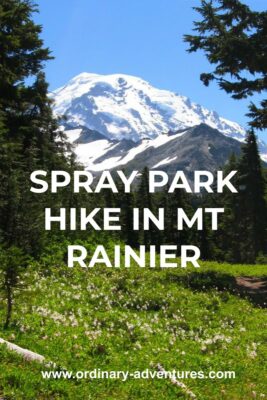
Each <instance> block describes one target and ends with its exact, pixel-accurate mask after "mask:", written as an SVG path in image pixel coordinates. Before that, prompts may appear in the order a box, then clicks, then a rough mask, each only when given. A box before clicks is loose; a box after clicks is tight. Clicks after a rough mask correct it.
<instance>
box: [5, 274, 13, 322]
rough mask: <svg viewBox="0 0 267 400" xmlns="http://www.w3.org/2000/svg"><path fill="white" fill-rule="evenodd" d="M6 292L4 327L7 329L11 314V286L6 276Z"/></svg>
mask: <svg viewBox="0 0 267 400" xmlns="http://www.w3.org/2000/svg"><path fill="white" fill-rule="evenodd" d="M6 294H7V308H6V321H5V325H4V329H7V328H8V327H9V324H10V320H11V315H12V303H13V302H12V300H13V299H12V297H13V296H12V288H11V286H10V283H9V280H8V278H7V279H6Z"/></svg>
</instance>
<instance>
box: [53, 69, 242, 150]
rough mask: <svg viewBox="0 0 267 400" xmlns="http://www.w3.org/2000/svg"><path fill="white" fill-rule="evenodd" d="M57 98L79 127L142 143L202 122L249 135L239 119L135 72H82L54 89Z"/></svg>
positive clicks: (60, 108) (234, 134)
mask: <svg viewBox="0 0 267 400" xmlns="http://www.w3.org/2000/svg"><path fill="white" fill-rule="evenodd" d="M52 98H53V99H54V101H55V107H54V110H55V113H56V114H58V115H62V114H66V115H67V117H68V123H69V124H71V125H72V126H73V127H77V126H81V125H82V126H85V127H87V128H89V129H92V130H96V131H98V132H100V133H102V134H103V135H105V136H106V137H107V138H109V139H116V140H121V139H130V140H133V141H136V142H137V141H139V140H140V139H143V138H155V137H157V136H158V135H160V134H162V133H167V132H169V131H177V130H178V129H185V128H188V127H192V126H195V125H198V124H200V123H206V124H208V125H209V126H211V127H212V128H216V129H218V130H219V131H221V132H222V133H224V134H225V135H227V136H230V137H233V138H236V139H239V140H243V139H244V130H243V128H242V127H241V126H240V125H238V124H237V123H235V122H231V121H228V120H226V119H225V118H222V117H219V115H218V114H217V113H216V112H214V111H209V110H207V109H206V108H204V107H202V106H200V105H198V104H195V103H193V102H191V101H190V99H189V98H187V97H185V96H181V95H178V94H175V93H172V92H170V91H167V90H160V89H157V88H154V87H153V86H151V85H150V84H149V83H148V82H146V81H144V80H142V79H140V78H137V77H134V76H129V75H124V74H114V75H97V74H89V73H82V74H80V75H78V76H76V77H75V78H73V79H71V80H70V81H69V82H68V83H67V84H66V85H65V86H63V87H61V88H59V89H57V90H56V91H54V92H53V94H52Z"/></svg>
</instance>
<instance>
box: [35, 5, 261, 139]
mask: <svg viewBox="0 0 267 400" xmlns="http://www.w3.org/2000/svg"><path fill="white" fill-rule="evenodd" d="M36 2H37V4H38V6H39V10H40V13H39V15H37V16H36V17H35V19H36V21H37V22H39V23H41V24H42V25H43V34H42V37H43V39H44V41H45V44H46V45H47V46H48V47H50V49H51V50H52V53H53V55H54V57H55V60H53V61H50V62H49V63H48V64H47V66H46V74H47V80H48V82H49V83H50V89H51V90H53V89H56V88H57V87H59V86H61V85H63V84H65V83H66V82H67V81H68V80H69V79H71V78H72V77H73V76H75V75H77V74H79V73H81V72H94V73H98V74H111V73H124V74H129V75H136V76H139V77H141V78H143V79H145V80H147V81H149V82H150V83H151V84H152V85H154V86H156V87H159V88H162V89H168V90H172V91H174V92H177V93H179V94H183V95H185V96H188V97H190V99H191V100H192V101H195V102H197V103H199V104H201V105H203V106H206V107H207V108H209V109H212V110H216V111H217V112H218V113H219V114H220V115H221V116H224V117H226V118H228V119H231V120H234V121H237V122H239V123H241V124H242V125H244V126H245V125H246V122H247V117H245V114H246V112H247V104H248V103H249V101H246V100H242V101H236V100H232V99H231V98H230V97H229V96H228V95H227V94H225V93H224V92H223V91H221V90H219V88H218V87H217V86H216V84H212V85H211V86H209V87H208V88H206V87H205V86H203V84H202V82H201V81H200V80H199V74H200V73H201V72H207V71H209V70H210V66H209V64H208V62H207V61H206V59H205V56H204V54H203V53H202V54H201V53H193V54H189V53H187V52H186V47H187V45H186V44H185V43H183V34H185V33H190V31H191V29H192V26H193V25H192V21H193V20H195V19H197V18H198V15H197V13H196V12H195V11H194V10H192V7H193V6H197V5H199V0H56V1H50V0H36ZM246 3H247V4H248V5H250V6H251V7H252V8H254V9H257V10H263V9H265V8H266V2H265V0H246ZM258 135H259V136H260V137H261V138H262V139H264V140H265V141H267V133H266V132H262V133H259V134H258Z"/></svg>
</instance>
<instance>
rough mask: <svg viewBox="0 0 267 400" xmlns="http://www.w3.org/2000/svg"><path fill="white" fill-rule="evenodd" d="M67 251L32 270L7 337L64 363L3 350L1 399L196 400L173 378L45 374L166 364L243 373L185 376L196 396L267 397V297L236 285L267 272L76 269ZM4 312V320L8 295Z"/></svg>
mask: <svg viewBox="0 0 267 400" xmlns="http://www.w3.org/2000/svg"><path fill="white" fill-rule="evenodd" d="M87 246H88V244H87ZM91 246H94V244H91ZM107 247H108V245H107ZM111 247H112V243H110V251H111ZM64 250H65V248H64V246H63V245H62V246H58V245H55V246H54V247H53V246H51V247H50V249H49V251H47V252H46V254H45V255H44V256H43V257H42V259H40V260H39V261H38V263H37V262H33V263H32V265H31V266H30V267H28V269H27V271H26V273H25V274H24V277H23V281H22V282H20V283H21V285H20V287H19V288H18V289H17V291H16V294H15V301H14V312H13V318H12V323H11V325H10V327H9V329H7V330H3V329H2V328H1V331H0V337H2V338H3V339H6V340H8V341H10V342H13V343H15V344H17V345H19V346H21V347H23V348H26V349H29V350H31V351H34V352H37V353H39V354H41V355H43V356H45V358H46V360H47V361H48V362H49V361H51V362H53V363H55V366H54V368H52V367H45V366H44V365H41V364H38V363H37V362H30V361H26V360H24V359H23V358H22V357H21V356H20V355H18V354H16V353H14V352H11V351H9V350H7V349H6V346H5V345H3V344H1V345H0V357H1V366H0V398H1V399H5V400H13V399H14V400H20V399H21V400H28V399H29V400H30V399H32V400H37V399H47V400H48V399H49V400H50V399H51V400H52V399H98V400H99V399H103V400H104V399H105V400H106V399H120V400H123V399H136V400H137V399H138V400H140V399H144V400H145V399H155V400H161V399H162V400H163V399H166V398H168V399H187V398H190V397H189V395H188V394H187V393H186V391H185V390H184V389H183V388H181V387H179V386H177V385H175V384H173V383H172V382H171V381H170V380H169V379H138V380H137V379H133V378H132V379H131V378H129V379H127V380H126V381H125V382H123V381H122V380H119V379H69V380H65V379H50V380H48V379H43V378H42V374H41V371H42V370H43V371H45V370H47V371H49V370H51V369H57V370H62V369H63V370H68V371H73V372H74V373H75V372H76V371H84V370H93V369H95V368H100V369H102V370H107V371H112V370H116V371H117V370H128V371H130V372H133V371H136V370H146V369H147V368H148V369H149V370H152V371H153V370H155V369H156V366H157V364H160V365H161V366H162V367H163V368H164V369H165V370H167V371H171V370H173V369H175V370H179V371H200V370H201V371H204V373H205V374H207V373H208V372H209V371H235V374H236V377H235V379H193V378H188V379H183V380H182V382H183V383H184V384H185V385H186V387H187V388H188V389H189V390H190V391H192V392H193V393H194V395H195V398H197V399H201V400H208V399H209V400H217V399H227V400H235V399H236V400H237V399H238V400H241V399H242V400H247V399H250V398H257V399H260V398H264V397H265V396H266V359H267V348H266V336H267V335H266V324H267V316H266V311H265V309H264V297H263V296H264V293H262V294H260V295H259V297H253V296H252V295H251V294H250V293H249V292H246V291H242V290H240V288H239V287H238V286H237V284H236V277H240V276H243V277H249V276H251V277H259V278H262V279H263V280H264V279H266V277H267V266H266V265H250V266H248V265H229V264H219V263H213V262H202V263H201V268H199V269H195V268H187V269H181V268H171V269H160V268H155V269H153V270H152V269H149V268H140V267H138V266H137V265H134V264H133V265H132V266H131V267H130V268H121V269H115V268H106V267H103V266H96V267H95V268H93V269H90V270H85V269H81V268H73V269H70V268H67V267H66V264H65V263H64V261H63V260H64ZM259 303H260V304H259ZM0 305H1V308H0V309H1V312H0V318H1V320H4V313H5V302H4V299H3V297H2V298H1V299H0Z"/></svg>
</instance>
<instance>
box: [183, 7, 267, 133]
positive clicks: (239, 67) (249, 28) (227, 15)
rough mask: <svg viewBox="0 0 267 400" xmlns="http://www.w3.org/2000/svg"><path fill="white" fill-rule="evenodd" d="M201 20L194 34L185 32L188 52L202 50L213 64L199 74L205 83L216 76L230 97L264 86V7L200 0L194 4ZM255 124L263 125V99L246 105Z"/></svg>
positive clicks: (266, 116)
mask: <svg viewBox="0 0 267 400" xmlns="http://www.w3.org/2000/svg"><path fill="white" fill-rule="evenodd" d="M194 9H195V10H196V11H197V12H198V13H199V14H200V16H201V21H198V22H194V26H195V28H194V30H195V31H196V32H197V35H185V41H186V42H188V43H189V50H188V51H189V52H195V51H197V50H204V52H205V55H206V57H207V59H208V61H209V62H210V63H211V64H214V65H215V68H214V71H213V72H211V73H203V74H201V76H200V78H201V80H202V81H203V83H204V84H205V85H206V86H208V85H209V83H210V82H211V81H212V80H216V81H217V82H218V85H219V87H220V88H221V89H223V90H225V91H226V92H227V93H230V94H231V96H232V97H233V98H234V99H242V98H247V97H249V96H252V95H253V94H254V93H262V92H264V91H266V89H267V79H266V74H267V49H266V40H267V11H258V12H256V11H253V10H251V9H250V8H249V7H248V6H247V5H246V4H243V3H242V2H241V1H239V0H215V1H207V0H201V6H200V7H194ZM248 115H249V116H250V117H251V118H252V120H251V123H250V124H251V125H252V126H253V127H255V128H259V129H264V128H266V127H267V100H266V99H265V100H262V101H261V103H260V106H256V105H254V104H251V105H250V112H249V114H248Z"/></svg>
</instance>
